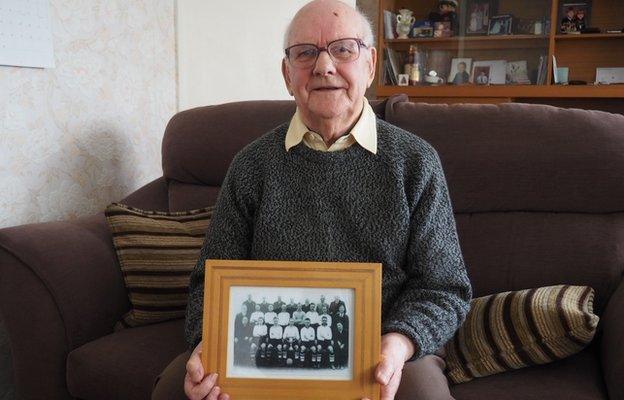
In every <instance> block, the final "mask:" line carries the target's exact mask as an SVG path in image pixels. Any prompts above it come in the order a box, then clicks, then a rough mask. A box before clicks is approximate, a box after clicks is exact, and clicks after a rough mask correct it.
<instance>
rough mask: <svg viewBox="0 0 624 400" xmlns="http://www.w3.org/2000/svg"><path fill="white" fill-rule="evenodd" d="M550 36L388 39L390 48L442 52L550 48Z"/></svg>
mask: <svg viewBox="0 0 624 400" xmlns="http://www.w3.org/2000/svg"><path fill="white" fill-rule="evenodd" d="M548 40H549V38H548V36H544V35H539V36H537V35H501V36H454V37H444V38H413V39H386V40H385V43H386V44H387V45H390V46H395V47H401V45H404V46H405V47H407V45H409V44H416V45H418V46H422V47H431V48H435V49H440V50H457V49H475V50H477V49H482V50H488V49H489V50H495V49H528V48H548Z"/></svg>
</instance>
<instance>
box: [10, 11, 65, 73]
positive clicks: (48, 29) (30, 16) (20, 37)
mask: <svg viewBox="0 0 624 400" xmlns="http://www.w3.org/2000/svg"><path fill="white" fill-rule="evenodd" d="M0 65H12V66H19V67H35V68H53V67H54V50H53V47H52V26H51V22H50V2H49V0H0Z"/></svg>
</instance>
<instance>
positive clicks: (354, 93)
mask: <svg viewBox="0 0 624 400" xmlns="http://www.w3.org/2000/svg"><path fill="white" fill-rule="evenodd" d="M344 38H362V24H361V22H360V19H359V18H358V17H357V15H356V14H355V11H354V10H353V9H351V8H350V7H348V6H346V5H330V6H327V5H323V6H316V7H314V6H313V7H310V8H308V9H306V10H305V11H304V12H303V13H301V14H298V15H297V17H296V18H295V20H293V23H292V29H291V34H290V38H289V43H288V46H292V45H295V44H302V43H311V44H315V45H316V46H318V47H322V48H324V47H326V46H327V44H328V43H329V42H331V41H334V40H337V39H344ZM376 57H377V55H376V50H375V49H374V48H365V47H361V48H360V56H359V58H358V59H357V60H355V61H351V62H346V63H334V62H333V61H332V59H331V58H330V56H329V54H328V53H327V51H321V52H320V54H319V56H318V59H317V60H316V63H315V64H314V65H312V66H310V67H308V68H299V67H294V66H293V65H291V64H290V62H289V61H288V60H287V59H284V60H283V62H282V73H283V76H284V80H285V83H286V87H287V88H288V91H289V92H290V93H291V94H292V95H293V96H294V97H295V102H296V103H297V106H298V107H299V110H300V113H301V114H302V117H303V119H304V121H306V120H308V121H310V122H313V123H314V122H315V121H322V120H327V119H329V120H332V119H335V120H351V119H353V120H354V119H355V118H357V116H358V115H359V113H360V111H361V110H362V102H363V99H364V93H365V91H366V88H367V87H368V86H369V85H370V84H371V83H372V81H373V77H374V74H375V63H376Z"/></svg>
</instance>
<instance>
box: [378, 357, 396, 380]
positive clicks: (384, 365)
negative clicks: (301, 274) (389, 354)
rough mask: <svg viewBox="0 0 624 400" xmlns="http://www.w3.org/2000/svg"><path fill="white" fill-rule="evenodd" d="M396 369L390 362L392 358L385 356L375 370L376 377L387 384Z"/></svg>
mask: <svg viewBox="0 0 624 400" xmlns="http://www.w3.org/2000/svg"><path fill="white" fill-rule="evenodd" d="M394 370H395V368H394V366H393V365H392V363H391V362H390V359H389V358H383V359H382V360H381V362H380V363H379V364H378V365H377V369H376V370H375V379H376V380H377V382H379V383H381V384H382V385H387V384H388V382H390V379H391V378H392V374H394Z"/></svg>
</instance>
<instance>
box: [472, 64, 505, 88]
mask: <svg viewBox="0 0 624 400" xmlns="http://www.w3.org/2000/svg"><path fill="white" fill-rule="evenodd" d="M506 73H507V61H505V60H491V61H475V62H474V63H473V64H472V74H471V80H470V83H474V84H476V85H504V84H505V75H506Z"/></svg>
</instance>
